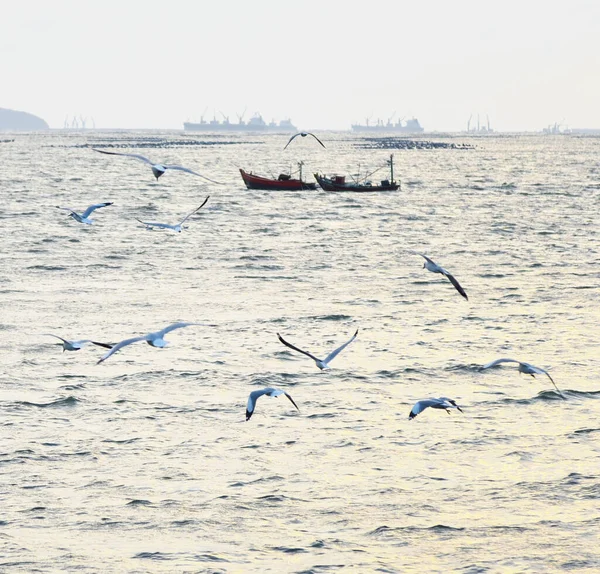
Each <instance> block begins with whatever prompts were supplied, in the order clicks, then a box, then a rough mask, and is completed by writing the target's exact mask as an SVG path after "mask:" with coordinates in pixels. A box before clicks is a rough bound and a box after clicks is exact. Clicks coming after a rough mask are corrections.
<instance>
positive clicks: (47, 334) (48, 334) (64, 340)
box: [44, 333, 71, 345]
mask: <svg viewBox="0 0 600 574" xmlns="http://www.w3.org/2000/svg"><path fill="white" fill-rule="evenodd" d="M44 335H46V336H47V337H55V338H56V339H60V340H61V341H62V342H63V343H68V344H69V345H70V344H71V341H67V340H66V339H63V338H62V337H59V336H58V335H53V334H52V333H44Z"/></svg>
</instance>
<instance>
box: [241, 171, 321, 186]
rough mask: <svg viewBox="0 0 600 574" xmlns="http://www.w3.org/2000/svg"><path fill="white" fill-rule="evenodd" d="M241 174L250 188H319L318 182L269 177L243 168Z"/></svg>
mask: <svg viewBox="0 0 600 574" xmlns="http://www.w3.org/2000/svg"><path fill="white" fill-rule="evenodd" d="M240 174H241V176H242V179H243V180H244V183H245V184H246V187H247V188H248V189H261V190H264V191H302V190H307V189H317V184H316V183H309V182H307V181H302V180H300V179H291V178H289V179H268V178H266V177H260V176H259V175H254V174H252V173H247V172H245V171H244V170H243V169H241V168H240ZM280 177H282V176H280Z"/></svg>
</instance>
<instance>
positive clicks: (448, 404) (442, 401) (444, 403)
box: [408, 397, 463, 421]
mask: <svg viewBox="0 0 600 574" xmlns="http://www.w3.org/2000/svg"><path fill="white" fill-rule="evenodd" d="M427 407H431V408H432V409H444V410H445V411H446V412H447V413H448V414H450V409H458V410H459V411H460V412H461V413H462V412H463V410H462V409H461V408H460V407H459V406H458V405H457V404H456V402H454V401H453V400H452V399H449V398H447V397H440V398H438V399H423V400H420V401H417V402H416V403H415V404H414V406H413V408H412V409H411V411H410V414H409V415H408V420H409V421H411V420H412V419H414V418H415V417H416V416H417V415H418V414H419V413H420V412H422V411H424V410H425V409H426V408H427Z"/></svg>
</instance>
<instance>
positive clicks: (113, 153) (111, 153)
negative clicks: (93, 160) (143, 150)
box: [92, 147, 154, 165]
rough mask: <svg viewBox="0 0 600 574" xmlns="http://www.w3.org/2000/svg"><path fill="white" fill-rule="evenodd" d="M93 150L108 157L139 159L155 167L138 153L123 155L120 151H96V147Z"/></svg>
mask: <svg viewBox="0 0 600 574" xmlns="http://www.w3.org/2000/svg"><path fill="white" fill-rule="evenodd" d="M92 150H93V151H97V152H98V153H105V154H108V155H123V156H125V157H133V158H135V159H139V160H140V161H143V162H144V163H147V164H150V165H154V164H153V163H152V162H151V161H150V160H149V159H148V158H147V157H144V156H143V155H138V154H137V153H121V152H118V151H105V150H103V149H96V148H95V147H93V148H92Z"/></svg>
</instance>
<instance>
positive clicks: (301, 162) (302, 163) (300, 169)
mask: <svg viewBox="0 0 600 574" xmlns="http://www.w3.org/2000/svg"><path fill="white" fill-rule="evenodd" d="M303 165H304V162H303V161H299V162H298V170H299V171H300V175H299V177H298V179H299V180H300V181H302V166H303Z"/></svg>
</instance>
